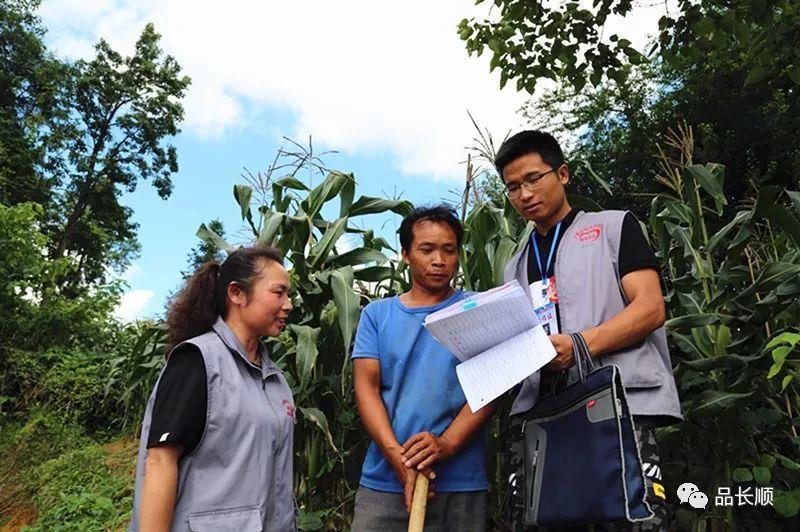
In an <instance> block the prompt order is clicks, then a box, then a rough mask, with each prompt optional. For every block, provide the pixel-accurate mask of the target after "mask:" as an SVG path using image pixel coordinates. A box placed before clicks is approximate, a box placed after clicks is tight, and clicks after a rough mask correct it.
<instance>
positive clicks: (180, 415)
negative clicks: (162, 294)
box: [147, 344, 208, 456]
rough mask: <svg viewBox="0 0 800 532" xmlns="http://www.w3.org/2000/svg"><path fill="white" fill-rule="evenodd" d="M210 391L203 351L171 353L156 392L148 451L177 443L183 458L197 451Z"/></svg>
mask: <svg viewBox="0 0 800 532" xmlns="http://www.w3.org/2000/svg"><path fill="white" fill-rule="evenodd" d="M207 407H208V390H207V389H206V366H205V362H204V361H203V355H202V354H201V353H200V350H199V349H198V348H197V347H196V346H194V345H191V344H184V345H183V346H181V347H180V348H178V349H176V350H175V351H173V352H172V354H171V355H170V357H169V360H168V361H167V367H166V369H165V370H164V374H163V375H162V376H161V380H160V381H159V383H158V388H157V389H156V398H155V402H154V404H153V413H152V416H151V423H150V434H149V435H148V437H147V447H148V448H150V447H155V446H158V445H161V444H163V443H177V444H179V445H181V446H182V447H183V456H185V455H187V454H189V453H191V452H192V451H194V450H195V448H197V445H198V444H199V443H200V439H201V438H202V437H203V431H204V430H205V426H206V409H207Z"/></svg>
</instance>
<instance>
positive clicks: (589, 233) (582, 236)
mask: <svg viewBox="0 0 800 532" xmlns="http://www.w3.org/2000/svg"><path fill="white" fill-rule="evenodd" d="M602 231H603V228H602V226H600V225H593V226H591V227H586V228H584V229H581V230H580V231H576V232H575V238H577V239H578V240H580V241H581V242H594V241H595V240H597V239H598V238H600V233H601V232H602Z"/></svg>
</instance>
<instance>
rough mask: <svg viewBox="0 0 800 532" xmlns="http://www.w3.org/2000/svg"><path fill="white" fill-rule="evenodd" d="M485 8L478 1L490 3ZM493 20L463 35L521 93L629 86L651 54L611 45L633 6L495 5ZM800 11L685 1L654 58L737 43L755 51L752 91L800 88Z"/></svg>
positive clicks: (747, 61) (475, 23) (616, 2)
mask: <svg viewBox="0 0 800 532" xmlns="http://www.w3.org/2000/svg"><path fill="white" fill-rule="evenodd" d="M483 1H484V0H478V3H479V4H480V3H483ZM493 5H494V6H495V7H497V9H498V12H499V13H498V14H497V16H495V17H494V18H491V19H481V20H475V19H464V20H462V21H461V23H460V24H459V26H458V33H459V35H460V37H461V39H463V40H464V41H466V45H467V50H468V51H469V53H470V54H472V53H475V54H478V55H480V54H481V53H483V51H484V50H485V49H488V50H490V51H491V52H492V59H491V63H490V68H491V69H492V70H494V69H495V68H499V69H500V85H501V87H502V86H504V85H505V84H506V83H507V82H508V81H510V80H515V81H516V84H517V90H526V91H528V92H529V93H531V94H532V93H533V91H534V88H535V87H536V83H537V81H538V80H540V79H544V78H548V79H552V80H565V81H567V82H568V83H569V84H571V85H572V86H573V87H574V88H575V89H577V90H581V89H582V88H583V87H584V86H585V85H586V84H587V82H590V83H591V84H592V85H594V86H597V85H599V84H600V83H601V82H602V81H603V80H604V79H612V80H615V81H622V80H623V79H624V78H625V77H627V75H628V73H629V71H630V67H631V66H634V65H638V64H641V63H642V62H644V61H645V60H646V57H645V54H643V53H642V51H640V50H636V49H635V48H634V47H633V46H631V42H630V41H629V40H627V39H624V38H622V37H621V36H619V35H617V34H613V35H608V36H607V38H606V34H605V24H606V23H607V21H608V20H609V18H610V17H612V16H616V15H618V16H622V17H625V16H627V15H630V14H631V12H632V11H633V7H634V6H633V2H632V0H596V1H595V2H592V6H591V7H584V6H582V4H581V3H579V2H545V1H542V0H534V1H531V0H495V1H494V2H493ZM798 24H800V7H798V5H797V3H796V2H792V1H791V0H779V1H774V2H769V1H767V0H726V1H721V0H700V1H696V0H679V1H678V9H677V11H676V12H674V14H670V13H667V14H665V15H664V16H663V17H662V18H661V19H660V20H659V22H658V28H653V30H654V32H656V31H657V34H658V39H657V41H656V43H655V44H654V45H653V47H652V48H651V50H649V52H648V55H651V54H655V55H654V57H656V58H658V59H660V60H664V61H667V62H673V61H675V62H681V61H685V60H689V61H691V62H698V61H701V60H704V59H705V57H706V55H707V54H708V53H711V52H714V51H718V50H721V49H724V48H726V47H727V46H728V45H729V43H730V42H735V43H736V44H737V45H739V46H740V47H741V48H742V49H744V50H747V53H746V54H745V55H744V57H743V58H742V59H743V65H742V66H743V67H744V70H745V71H746V72H748V75H747V78H746V80H745V82H746V83H748V84H751V83H758V82H761V81H763V80H764V79H767V78H778V79H785V80H787V81H788V80H791V82H792V83H794V84H800V59H798V53H797V51H798V42H797V40H796V38H795V36H796V34H797V27H798Z"/></svg>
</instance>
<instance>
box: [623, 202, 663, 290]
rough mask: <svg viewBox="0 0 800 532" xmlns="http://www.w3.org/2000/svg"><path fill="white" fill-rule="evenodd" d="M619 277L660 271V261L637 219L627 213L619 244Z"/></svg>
mask: <svg viewBox="0 0 800 532" xmlns="http://www.w3.org/2000/svg"><path fill="white" fill-rule="evenodd" d="M618 260H619V277H620V279H622V278H623V277H625V275H627V274H629V273H630V272H632V271H635V270H643V269H645V268H652V269H654V270H656V271H658V270H659V264H658V259H657V258H656V254H655V253H653V250H652V249H650V244H648V243H647V239H646V238H645V236H644V233H643V232H642V228H641V227H640V226H639V221H638V220H637V219H636V217H635V216H634V215H633V214H631V213H627V214H626V215H625V219H624V220H623V221H622V236H621V238H620V243H619V258H618Z"/></svg>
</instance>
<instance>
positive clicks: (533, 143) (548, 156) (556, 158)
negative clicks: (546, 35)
mask: <svg viewBox="0 0 800 532" xmlns="http://www.w3.org/2000/svg"><path fill="white" fill-rule="evenodd" d="M529 153H538V154H539V156H540V157H541V158H542V160H543V161H544V162H545V163H547V164H548V165H549V166H550V167H552V168H558V167H560V166H561V165H562V164H564V153H563V152H562V151H561V146H559V144H558V141H557V140H556V139H555V137H553V135H551V134H550V133H545V132H544V131H532V130H527V131H520V132H519V133H517V134H516V135H514V136H512V137H509V138H508V139H506V140H505V142H503V144H502V145H501V146H500V149H499V150H497V155H495V157H494V166H495V168H497V173H498V174H500V179H502V180H503V182H505V178H504V177H503V169H505V167H506V166H507V165H508V164H509V163H511V162H513V161H514V160H516V159H518V158H520V157H522V156H523V155H528V154H529Z"/></svg>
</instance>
